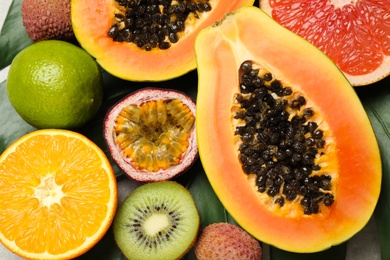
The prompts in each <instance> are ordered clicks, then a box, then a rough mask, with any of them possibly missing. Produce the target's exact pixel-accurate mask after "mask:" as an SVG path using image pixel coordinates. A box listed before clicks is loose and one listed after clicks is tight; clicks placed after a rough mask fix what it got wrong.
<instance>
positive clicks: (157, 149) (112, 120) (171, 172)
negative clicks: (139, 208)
mask: <svg viewBox="0 0 390 260" xmlns="http://www.w3.org/2000/svg"><path fill="white" fill-rule="evenodd" d="M195 115H196V111H195V103H194V101H193V100H192V99H191V98H190V97H189V96H187V95H186V94H184V93H181V92H179V91H175V90H169V89H157V88H143V89H141V90H138V91H135V92H133V93H131V94H129V95H128V96H126V97H125V98H123V99H122V100H121V101H119V102H118V103H117V104H115V105H114V106H113V107H112V108H111V109H110V110H109V111H108V113H107V115H106V118H105V122H104V138H105V141H106V144H107V146H108V148H109V151H110V154H111V156H112V158H113V159H114V161H115V162H116V163H117V164H118V166H119V167H120V168H121V169H122V170H123V171H124V172H125V173H126V174H127V175H128V176H129V177H130V178H132V179H134V180H137V181H163V180H169V179H171V178H173V177H175V176H177V175H179V174H181V173H183V172H184V171H185V170H187V169H188V167H190V166H191V165H192V164H193V163H194V161H195V160H196V159H197V157H198V144H197V141H196V132H195Z"/></svg>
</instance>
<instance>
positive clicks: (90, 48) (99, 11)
mask: <svg viewBox="0 0 390 260" xmlns="http://www.w3.org/2000/svg"><path fill="white" fill-rule="evenodd" d="M253 4H254V0H237V1H222V0H201V1H194V0H173V1H172V0H137V1H134V0H84V1H81V0H72V1H71V20H72V27H73V31H74V34H75V36H76V38H77V41H78V42H79V44H80V45H81V46H82V47H83V48H84V49H85V50H86V51H87V52H89V53H90V54H91V55H92V56H93V57H95V58H96V61H97V62H98V63H99V64H100V65H101V67H102V68H103V69H105V70H106V71H107V72H109V73H110V74H112V75H114V76H117V77H119V78H122V79H125V80H132V81H163V80H167V79H171V78H175V77H178V76H181V75H183V74H185V73H187V72H189V71H191V70H194V69H195V68H196V58H195V52H194V42H195V37H196V35H197V33H198V32H199V31H200V30H201V29H203V28H205V27H207V26H209V25H211V24H212V23H214V22H215V21H217V20H219V19H221V18H222V17H223V16H224V14H225V13H227V12H230V11H233V10H236V9H238V8H239V7H242V6H247V5H253Z"/></svg>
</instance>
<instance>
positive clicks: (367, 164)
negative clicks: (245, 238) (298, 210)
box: [195, 7, 382, 253]
mask: <svg viewBox="0 0 390 260" xmlns="http://www.w3.org/2000/svg"><path fill="white" fill-rule="evenodd" d="M257 35H261V36H259V39H260V40H258V41H256V36H257ZM255 41H256V42H255ZM248 42H251V44H249V45H248ZM253 42H255V44H253ZM206 46H207V48H205V47H206ZM195 51H196V55H197V62H198V75H199V82H198V96H197V122H198V123H197V137H198V146H199V155H200V159H201V161H202V165H203V167H204V169H205V172H206V174H207V177H208V179H209V181H210V183H211V185H212V187H213V189H214V191H215V193H216V194H217V196H218V197H219V199H220V200H221V202H222V204H223V205H224V206H225V208H226V209H227V211H228V212H229V213H230V214H231V215H232V217H233V218H234V219H235V220H236V221H237V222H238V223H239V224H240V225H241V226H242V227H243V228H244V229H245V230H246V231H248V232H249V233H251V234H252V235H253V236H254V237H256V238H257V239H259V240H261V241H263V242H265V243H267V244H271V245H274V246H276V247H278V248H281V249H284V250H287V251H292V252H301V253H302V252H305V253H308V252H317V251H321V250H324V249H327V248H329V247H331V246H333V245H337V244H340V243H342V242H344V241H346V240H348V239H349V238H351V237H352V236H353V235H354V234H356V233H357V232H358V231H359V230H361V229H362V228H363V227H364V226H365V225H366V223H367V222H368V221H369V219H370V217H371V215H372V213H373V211H374V208H375V205H376V203H377V201H378V198H379V193H380V186H381V175H382V171H381V160H380V154H379V148H378V144H377V141H376V138H375V135H374V132H373V129H372V126H371V124H370V121H369V119H368V117H367V114H366V113H365V111H364V109H363V107H362V105H361V103H360V100H359V99H358V97H357V95H356V93H355V92H354V90H353V88H352V86H351V85H350V83H349V82H348V80H347V79H346V78H345V76H344V75H343V74H342V73H341V71H340V70H339V69H338V68H337V67H336V65H335V64H334V63H333V62H332V61H331V60H330V59H329V58H328V57H327V56H325V54H323V53H322V52H321V51H320V50H319V49H317V48H316V47H314V46H313V45H311V44H310V43H309V42H307V41H306V40H304V39H303V38H301V37H299V36H297V35H295V34H293V33H292V32H290V31H288V30H287V29H285V28H283V27H282V26H280V25H279V24H277V23H276V22H275V21H274V20H272V19H271V18H270V17H269V16H268V15H266V14H265V13H264V12H263V11H261V10H260V9H259V8H257V7H244V8H241V9H239V10H238V11H236V12H235V13H232V14H230V15H228V16H226V17H225V18H224V20H223V21H221V22H220V23H218V24H216V25H215V26H212V27H209V28H207V29H205V30H202V31H201V32H200V33H199V34H198V37H197V39H196V43H195ZM244 60H255V61H256V62H257V63H260V64H262V65H264V66H265V67H266V68H267V69H268V70H269V71H271V72H272V73H273V74H274V75H277V76H279V77H281V78H282V79H285V80H286V81H288V82H290V84H291V85H292V86H295V88H297V89H298V90H300V91H301V92H303V93H306V95H307V96H308V97H309V98H310V99H311V101H312V102H313V103H314V104H316V106H317V107H318V108H320V109H321V110H322V111H321V112H322V114H323V116H324V119H325V120H326V121H327V122H328V124H329V126H330V129H331V131H332V133H333V135H334V137H335V142H336V150H335V151H334V152H335V153H337V159H338V162H335V163H338V167H339V179H338V184H337V188H336V194H335V197H336V201H335V203H334V204H333V205H332V206H331V210H330V213H329V214H328V215H327V216H326V218H320V217H315V216H314V217H313V216H305V215H303V216H301V217H299V218H286V217H283V216H280V215H276V214H274V213H273V212H271V211H269V210H268V209H267V208H266V207H264V206H263V204H262V203H260V202H259V200H258V194H257V193H258V192H257V191H255V189H254V188H252V187H250V185H249V184H248V181H247V177H246V174H244V173H243V171H242V168H241V165H240V164H239V162H238V157H237V156H238V152H237V151H236V147H235V145H234V143H233V136H234V129H233V127H232V125H231V116H232V115H231V106H232V102H233V95H234V93H236V92H238V68H239V66H240V64H241V62H242V61H244Z"/></svg>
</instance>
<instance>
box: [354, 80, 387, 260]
mask: <svg viewBox="0 0 390 260" xmlns="http://www.w3.org/2000/svg"><path fill="white" fill-rule="evenodd" d="M357 94H358V95H359V97H360V100H361V101H362V103H363V106H364V109H365V110H366V112H367V114H368V116H369V118H370V120H371V124H372V125H373V128H374V131H375V135H376V137H377V140H378V144H379V149H380V152H381V158H382V169H383V170H382V189H381V195H380V197H379V202H378V205H377V207H376V209H375V213H374V216H375V220H376V223H377V226H378V234H379V240H380V244H381V256H382V259H390V247H389V244H390V77H387V78H385V79H383V80H381V81H379V82H377V83H375V84H372V85H369V86H366V87H363V88H358V89H357ZM362 149H364V147H362Z"/></svg>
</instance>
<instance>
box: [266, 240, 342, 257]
mask: <svg viewBox="0 0 390 260" xmlns="http://www.w3.org/2000/svg"><path fill="white" fill-rule="evenodd" d="M302 246H304V245H302ZM346 253H347V243H343V244H341V245H338V246H334V247H331V248H330V249H327V250H324V251H321V252H318V253H308V254H299V253H291V252H287V251H284V250H281V249H278V248H275V247H271V248H270V256H271V260H312V259H315V260H328V259H332V260H345V257H346Z"/></svg>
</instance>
